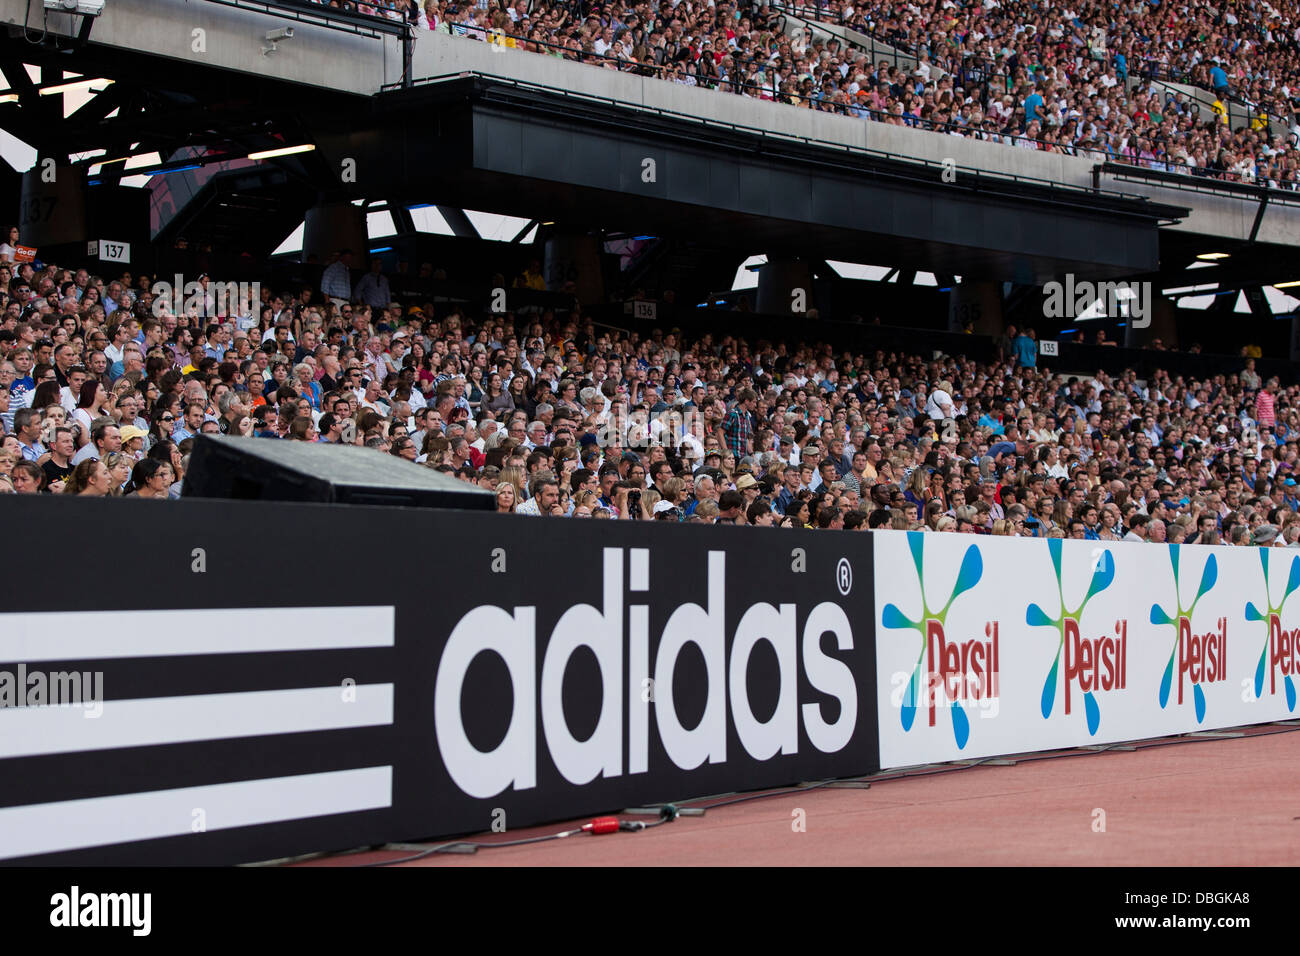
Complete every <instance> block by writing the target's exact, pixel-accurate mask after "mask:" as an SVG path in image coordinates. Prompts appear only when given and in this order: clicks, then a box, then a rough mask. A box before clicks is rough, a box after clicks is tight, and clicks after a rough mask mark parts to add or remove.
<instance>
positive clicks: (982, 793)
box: [299, 724, 1300, 866]
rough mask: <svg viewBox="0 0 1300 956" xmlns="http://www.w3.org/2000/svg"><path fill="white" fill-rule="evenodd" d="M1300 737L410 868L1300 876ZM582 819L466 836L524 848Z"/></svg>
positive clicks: (1162, 745) (781, 804) (748, 810)
mask: <svg viewBox="0 0 1300 956" xmlns="http://www.w3.org/2000/svg"><path fill="white" fill-rule="evenodd" d="M1298 729H1300V727H1292V726H1285V725H1279V724H1269V725H1264V726H1260V727H1252V728H1240V729H1238V730H1237V731H1234V732H1235V733H1241V734H1243V735H1244V736H1241V737H1232V738H1223V739H1215V738H1210V739H1205V738H1195V737H1191V738H1171V739H1164V740H1153V741H1145V742H1141V743H1138V744H1136V747H1137V749H1136V750H1135V751H1131V752H1125V751H1116V750H1108V751H1105V752H1102V753H1080V752H1078V751H1072V752H1070V753H1068V754H1065V755H1062V756H1057V755H1044V754H1035V755H1030V756H1027V757H1021V758H1014V759H1017V760H1018V761H1019V762H1018V763H1017V764H1016V765H1014V766H996V765H987V764H985V765H980V766H974V767H968V768H962V769H956V770H953V769H948V768H947V767H943V768H931V769H933V770H938V771H939V772H933V773H929V774H928V775H919V774H918V775H914V776H908V777H893V778H892V779H884V776H886V775H882V778H881V779H875V778H872V786H871V789H869V790H864V789H841V788H825V789H818V790H809V791H807V792H800V793H792V794H787V795H780V796H771V797H767V798H764V799H761V800H751V801H748V802H745V803H740V804H737V805H734V806H728V807H718V808H717V809H714V810H711V811H709V812H708V813H707V814H706V815H705V816H702V817H680V818H678V819H677V820H676V821H674V822H672V823H668V824H665V825H663V826H660V827H656V828H654V829H651V830H646V831H642V832H638V833H613V834H608V835H602V836H592V835H591V834H586V833H584V834H579V835H576V836H571V837H568V838H566V839H563V840H554V841H550V842H547V843H541V844H534V845H531V846H521V847H504V848H501V849H489V850H479V851H478V852H477V853H476V854H473V855H468V854H442V853H440V854H433V855H429V856H426V857H425V858H423V859H421V860H419V861H417V862H413V863H407V864H403V865H409V866H625V865H626V866H691V865H701V866H717V865H728V866H799V865H820V866H826V865H829V866H864V865H867V866H887V865H890V864H900V865H923V866H924V865H950V864H952V863H954V862H958V861H960V863H961V864H962V865H964V866H979V865H993V866H1050V865H1054V864H1057V865H1074V866H1079V865H1082V866H1138V865H1142V866H1294V865H1295V864H1296V863H1297V862H1300V734H1297V733H1295V731H1296V730H1298ZM726 799H728V797H714V798H710V799H707V800H700V801H692V802H688V803H684V804H682V805H683V806H685V805H693V806H708V805H711V804H718V803H721V802H723V801H724V800H726ZM795 809H802V810H803V811H804V812H805V816H806V824H807V830H806V831H805V832H803V833H796V832H794V831H793V830H792V827H791V824H792V821H793V819H794V817H793V812H794V810H795ZM1097 809H1100V810H1104V811H1105V814H1106V816H1105V824H1106V832H1104V833H1099V832H1094V830H1093V824H1094V819H1098V820H1099V819H1100V817H1099V816H1098V817H1094V810H1097ZM625 819H643V820H649V819H652V818H650V817H625ZM584 822H586V820H585V819H584V820H579V821H576V822H575V821H562V822H560V823H558V824H555V825H548V826H543V827H531V828H529V829H527V830H518V831H511V832H509V833H495V834H494V833H487V834H481V835H478V836H471V837H465V838H464V839H465V840H468V841H473V842H479V843H493V842H502V841H504V840H518V839H523V838H527V837H535V836H543V835H546V834H550V833H556V832H559V831H561V830H567V829H572V828H574V827H576V826H580V825H581V824H582V823H584ZM434 845H436V844H432V843H431V844H428V846H434ZM417 852H418V848H405V849H403V850H400V851H393V850H385V851H377V852H365V853H352V854H341V855H336V856H331V857H327V858H320V859H314V860H310V861H306V862H303V863H301V864H299V865H302V866H322V865H323V866H356V865H359V864H374V863H379V862H385V861H389V860H394V861H395V860H401V859H406V858H409V857H411V856H413V855H415V854H416V853H417Z"/></svg>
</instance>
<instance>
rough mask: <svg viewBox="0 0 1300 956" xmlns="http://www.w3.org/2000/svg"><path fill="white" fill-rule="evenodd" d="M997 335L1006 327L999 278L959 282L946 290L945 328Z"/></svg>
mask: <svg viewBox="0 0 1300 956" xmlns="http://www.w3.org/2000/svg"><path fill="white" fill-rule="evenodd" d="M968 327H969V329H970V331H971V332H973V333H975V334H976V335H990V336H993V337H994V338H996V337H997V336H999V335H1001V334H1002V333H1003V332H1005V331H1006V328H1007V323H1006V320H1005V318H1004V317H1003V315H1002V283H1001V282H971V281H970V280H967V281H965V282H959V283H957V284H956V285H954V286H953V287H952V291H951V292H949V293H948V331H949V332H965V331H966V330H967V328H968Z"/></svg>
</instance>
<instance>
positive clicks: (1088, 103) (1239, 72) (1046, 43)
mask: <svg viewBox="0 0 1300 956" xmlns="http://www.w3.org/2000/svg"><path fill="white" fill-rule="evenodd" d="M330 6H343V7H351V8H353V9H355V10H358V11H360V12H369V13H374V14H377V15H385V16H391V17H394V18H397V19H405V20H407V21H408V22H410V23H411V25H412V29H413V31H414V33H415V35H416V36H417V37H418V36H419V35H420V34H422V33H425V32H427V31H430V30H433V31H437V32H442V33H450V34H453V35H457V36H464V37H468V38H471V39H476V40H486V41H488V42H492V43H496V44H498V45H500V46H503V47H506V48H510V49H523V50H529V51H532V52H536V53H542V54H546V55H551V56H557V57H562V58H564V59H568V60H576V61H581V62H587V63H592V64H595V65H597V66H602V67H605V68H609V69H617V70H629V71H632V72H636V73H640V74H643V75H647V76H656V77H659V78H662V79H665V80H668V81H671V82H675V83H681V84H686V85H690V86H697V87H701V88H709V89H716V90H720V91H723V92H730V93H738V94H741V95H745V96H752V97H758V98H762V99H767V100H776V101H779V102H783V103H788V104H791V105H794V106H799V107H804V108H808V109H814V110H821V111H826V112H831V113H837V114H841V115H847V116H852V117H857V118H861V119H864V120H875V121H879V122H884V123H888V124H891V125H897V126H910V127H917V128H922V129H930V130H938V131H942V132H946V133H950V134H952V135H959V136H965V137H972V138H977V139H982V140H988V141H992V142H998V143H1005V144H1008V145H1011V146H1014V147H1018V148H1026V149H1035V150H1041V151H1045V152H1051V153H1063V154H1069V155H1077V156H1083V157H1087V158H1090V159H1093V160H1097V161H1111V162H1119V163H1127V164H1132V165H1140V166H1145V167H1148V168H1152V169H1156V170H1159V171H1165V172H1178V173H1187V174H1191V175H1197V176H1209V177H1213V178H1219V179H1231V180H1235V181H1242V182H1247V183H1254V184H1259V185H1269V186H1274V187H1279V188H1286V189H1295V188H1298V186H1300V151H1298V150H1297V141H1300V131H1298V130H1297V129H1296V127H1295V126H1293V122H1294V118H1295V115H1296V108H1297V104H1300V40H1298V37H1300V2H1298V0H1279V2H1278V3H1277V4H1276V5H1274V4H1272V3H1269V2H1266V0H1251V2H1248V3H1244V4H1239V5H1224V6H1220V7H1196V6H1193V5H1191V4H1176V5H1173V6H1171V5H1169V4H1163V5H1159V6H1153V5H1151V4H1148V3H1133V4H1121V5H1118V6H1116V5H1114V4H1102V3H1100V2H1097V0H1080V2H1074V3H1067V4H1059V3H1049V4H1038V3H1028V2H1025V0H931V2H928V3H923V4H919V5H918V4H900V3H897V2H893V0H869V2H865V3H859V4H852V3H815V2H801V3H794V4H790V5H789V6H784V5H777V6H768V5H764V4H759V3H754V2H750V0H737V2H722V3H712V2H708V3H706V2H698V0H663V2H661V3H659V4H657V5H655V4H649V3H635V4H634V3H627V2H623V0H613V2H609V3H599V2H597V3H583V2H574V0H550V2H541V0H536V2H530V0H515V2H511V0H491V2H488V0H481V2H469V3H464V2H461V3H456V2H452V0H425V2H424V3H423V4H419V3H417V2H416V0H386V2H377V3H373V4H356V3H351V2H349V0H332V2H331V3H330ZM784 10H791V11H797V12H798V13H799V14H801V15H803V16H806V17H809V18H820V19H822V20H825V21H830V22H837V23H839V24H841V25H843V26H846V27H849V28H851V29H854V30H856V31H859V32H861V33H863V34H867V35H869V36H871V37H873V38H876V39H879V40H881V41H884V42H887V43H889V44H891V45H893V46H894V47H895V48H896V49H900V50H903V51H906V52H907V53H909V54H912V55H913V56H914V57H915V60H914V61H913V60H912V59H910V58H909V59H905V60H904V61H903V62H902V63H900V62H899V61H898V59H897V58H896V57H894V58H889V59H883V60H880V61H877V62H872V60H871V58H870V57H869V56H868V55H867V54H866V53H865V52H864V51H863V50H862V49H861V48H858V47H854V46H849V45H845V44H842V43H841V42H840V41H839V40H836V39H831V40H829V41H826V42H823V41H822V40H820V39H814V37H813V33H812V30H811V28H809V29H806V30H802V31H800V30H796V31H794V32H793V33H792V34H787V33H786V32H785V31H784V30H783V29H782V25H783V22H784V21H783V12H782V11H784ZM1164 79H1176V80H1179V81H1183V82H1186V83H1189V84H1192V85H1194V86H1197V87H1199V88H1200V89H1202V90H1205V91H1207V92H1208V94H1209V96H1208V98H1209V99H1211V100H1212V101H1213V102H1212V105H1210V107H1209V109H1208V110H1206V109H1203V108H1202V106H1201V105H1198V104H1197V102H1196V101H1195V100H1193V99H1192V98H1189V97H1188V96H1187V95H1185V94H1183V93H1181V92H1173V91H1171V90H1170V88H1169V87H1167V86H1166V85H1164V83H1162V82H1161V80H1164ZM1232 101H1236V102H1238V103H1243V104H1245V105H1246V106H1247V107H1248V112H1249V115H1250V119H1249V121H1248V122H1239V123H1238V125H1237V127H1236V128H1233V127H1232V126H1230V125H1229V122H1228V116H1229V106H1228V104H1229V102H1232ZM1283 131H1285V132H1283Z"/></svg>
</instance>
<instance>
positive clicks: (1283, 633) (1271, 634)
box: [1268, 613, 1300, 694]
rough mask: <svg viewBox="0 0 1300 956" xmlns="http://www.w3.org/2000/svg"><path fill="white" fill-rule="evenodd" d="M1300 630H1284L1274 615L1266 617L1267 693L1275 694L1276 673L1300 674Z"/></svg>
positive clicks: (1278, 618)
mask: <svg viewBox="0 0 1300 956" xmlns="http://www.w3.org/2000/svg"><path fill="white" fill-rule="evenodd" d="M1298 638H1300V628H1294V629H1292V630H1289V631H1288V630H1286V629H1285V628H1283V627H1282V619H1281V618H1280V617H1278V616H1277V614H1276V613H1274V614H1270V615H1269V616H1268V671H1269V674H1268V692H1269V693H1270V694H1276V693H1277V672H1278V671H1279V670H1281V671H1282V676H1283V677H1286V676H1288V675H1291V674H1296V673H1300V639H1298Z"/></svg>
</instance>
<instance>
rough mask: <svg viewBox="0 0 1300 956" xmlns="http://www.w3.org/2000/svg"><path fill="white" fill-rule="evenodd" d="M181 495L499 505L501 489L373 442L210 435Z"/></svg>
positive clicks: (194, 457) (198, 449) (193, 459)
mask: <svg viewBox="0 0 1300 956" xmlns="http://www.w3.org/2000/svg"><path fill="white" fill-rule="evenodd" d="M181 496H182V497H186V498H235V499H242V500H261V501H319V502H332V503H337V504H351V505H400V506H404V507H408V508H456V509H459V510H467V511H492V510H494V509H495V508H496V495H494V494H493V493H492V492H490V491H486V490H484V489H482V488H478V487H475V486H474V485H470V484H467V483H466V482H463V481H460V480H458V479H456V478H451V477H448V476H447V475H444V474H442V473H441V472H437V471H434V470H433V469H432V468H426V467H424V466H423V465H416V464H413V463H411V462H409V461H407V460H406V459H404V458H397V457H395V456H393V455H385V454H383V453H382V452H378V451H375V450H374V449H373V448H360V447H357V446H356V445H334V444H327V443H322V442H304V441H288V440H283V439H275V438H231V437H229V436H227V435H202V436H199V438H198V439H197V440H196V441H195V443H194V449H193V450H192V451H191V452H190V467H189V470H188V471H187V472H186V473H185V483H184V485H182V487H181Z"/></svg>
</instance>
